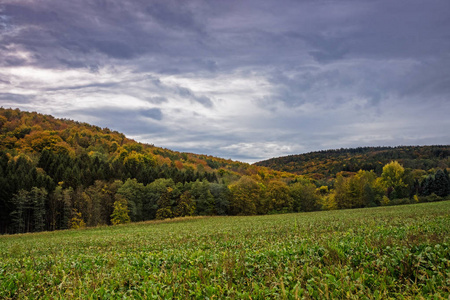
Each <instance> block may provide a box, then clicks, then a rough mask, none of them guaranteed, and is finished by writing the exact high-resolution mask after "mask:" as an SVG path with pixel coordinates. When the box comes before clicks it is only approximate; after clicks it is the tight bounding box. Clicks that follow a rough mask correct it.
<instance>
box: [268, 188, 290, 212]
mask: <svg viewBox="0 0 450 300" xmlns="http://www.w3.org/2000/svg"><path fill="white" fill-rule="evenodd" d="M266 199H267V201H268V212H270V211H277V212H291V211H292V210H293V205H294V200H293V199H292V197H291V195H290V191H289V188H288V186H287V184H286V183H284V182H282V181H271V182H270V183H269V184H268V186H267V191H266Z"/></svg>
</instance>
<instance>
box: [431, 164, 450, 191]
mask: <svg viewBox="0 0 450 300" xmlns="http://www.w3.org/2000/svg"><path fill="white" fill-rule="evenodd" d="M433 186H434V191H433V192H434V193H435V194H436V195H438V196H439V197H445V196H447V195H448V194H449V193H450V191H449V187H450V180H449V178H448V176H447V175H446V174H445V173H444V171H442V170H441V169H439V170H437V171H436V174H435V175H434V185H433Z"/></svg>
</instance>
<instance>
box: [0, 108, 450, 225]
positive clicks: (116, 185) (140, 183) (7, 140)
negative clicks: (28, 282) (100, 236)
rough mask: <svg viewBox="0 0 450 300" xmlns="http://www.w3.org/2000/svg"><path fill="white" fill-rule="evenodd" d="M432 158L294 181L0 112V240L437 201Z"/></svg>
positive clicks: (440, 193)
mask: <svg viewBox="0 0 450 300" xmlns="http://www.w3.org/2000/svg"><path fill="white" fill-rule="evenodd" d="M408 149H409V148H408ZM426 149H427V150H426V151H425V150H424V151H419V150H417V149H416V150H417V151H415V152H414V153H410V152H408V153H409V155H412V156H414V155H420V157H422V158H423V157H428V156H426V155H425V154H424V152H430V151H434V152H433V153H434V154H435V155H439V157H440V158H441V160H440V164H439V166H438V167H432V168H429V166H431V165H433V166H434V164H432V163H430V164H427V165H426V166H425V165H422V166H421V167H420V168H411V167H406V168H404V167H403V166H402V165H401V164H400V163H398V162H396V161H393V162H389V163H386V164H384V165H381V167H377V168H375V169H370V166H369V165H367V166H365V167H364V168H360V169H356V168H353V167H352V168H351V170H350V169H345V168H346V167H345V166H348V164H349V162H350V161H351V159H350V160H349V159H348V158H347V159H343V160H342V161H341V164H342V166H343V167H342V168H341V169H345V170H341V171H340V172H337V173H336V175H335V176H333V177H332V178H329V179H328V180H324V179H323V178H322V177H319V178H316V176H315V174H316V173H315V172H312V173H311V174H312V175H311V174H306V175H295V174H292V173H287V172H280V171H274V170H271V169H268V168H266V167H261V166H256V165H249V164H245V163H240V162H233V161H231V160H225V159H220V158H216V157H212V156H206V155H195V154H191V153H179V152H176V151H171V150H168V149H163V148H158V147H155V146H153V145H145V144H140V143H137V142H135V141H132V140H129V139H127V138H126V137H125V136H124V135H123V134H121V133H118V132H115V131H111V130H109V129H108V128H103V129H102V128H100V127H97V126H92V125H89V124H84V123H79V122H74V121H70V120H61V119H55V118H53V117H51V116H47V115H42V114H38V113H29V112H23V111H20V110H17V109H16V110H12V109H4V108H0V233H22V232H35V231H42V230H57V229H68V228H79V227H84V226H98V225H115V224H120V223H126V222H137V221H146V220H153V219H164V218H172V217H182V216H193V215H255V214H269V213H285V212H301V211H313V210H321V209H345V208H359V207H370V206H378V205H392V204H401V203H414V202H419V201H436V200H441V199H443V198H445V197H447V196H448V193H449V182H450V180H449V179H448V178H449V176H448V170H447V164H446V161H448V154H446V153H444V152H445V151H444V150H445V149H443V148H442V147H434V146H433V147H431V148H426ZM433 149H434V150H433ZM379 150H380V151H381V150H382V149H379ZM365 151H366V150H364V149H359V150H358V149H357V150H355V151H354V152H355V153H360V154H361V153H362V154H364V153H365ZM405 151H406V150H405ZM443 151H444V152H443ZM344 152H345V151H344ZM366 152H367V151H366ZM381 152H382V151H381ZM394 152H395V151H394ZM438 152H439V153H440V154H439V153H438ZM383 153H384V152H383ZM332 154H333V153H332ZM391 154H392V153H391ZM333 155H334V154H333ZM336 155H338V156H339V155H343V154H342V151H337V153H336ZM383 155H386V154H383ZM445 155H447V157H446V156H445ZM412 156H411V157H412ZM315 163H317V160H315V159H313V161H312V162H311V165H314V164H315ZM334 163H338V161H337V160H336V161H334ZM373 164H374V165H376V166H378V165H380V164H381V162H380V161H378V162H373ZM318 165H320V164H318ZM310 175H311V176H310Z"/></svg>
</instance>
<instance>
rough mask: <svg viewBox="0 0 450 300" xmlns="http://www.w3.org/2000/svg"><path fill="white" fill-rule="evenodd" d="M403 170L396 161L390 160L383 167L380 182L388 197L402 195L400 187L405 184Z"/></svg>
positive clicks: (403, 186) (393, 197) (392, 197)
mask: <svg viewBox="0 0 450 300" xmlns="http://www.w3.org/2000/svg"><path fill="white" fill-rule="evenodd" d="M404 172H405V169H404V168H403V167H402V166H401V165H400V164H399V163H398V162H397V161H392V162H390V163H388V164H386V165H385V166H384V167H383V173H381V182H382V184H383V186H384V187H385V188H386V190H387V191H388V192H387V194H388V195H387V196H388V197H389V198H390V199H395V198H400V197H402V196H403V193H402V192H403V190H402V189H403V188H405V187H406V186H407V185H406V184H405V183H404V182H403V174H404Z"/></svg>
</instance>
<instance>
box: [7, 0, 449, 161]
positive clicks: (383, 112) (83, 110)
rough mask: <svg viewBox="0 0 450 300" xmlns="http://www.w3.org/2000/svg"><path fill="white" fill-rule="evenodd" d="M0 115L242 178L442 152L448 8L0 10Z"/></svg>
mask: <svg viewBox="0 0 450 300" xmlns="http://www.w3.org/2000/svg"><path fill="white" fill-rule="evenodd" d="M0 106H2V107H4V108H9V107H12V108H19V109H21V110H26V111H37V112H39V113H45V114H51V115H54V116H56V117H59V118H66V119H72V120H76V121H82V122H88V123H91V124H93V125H97V126H100V127H108V128H110V129H112V130H117V131H119V132H123V133H124V134H126V135H127V137H130V138H133V139H135V140H136V141H139V142H144V143H149V144H154V145H155V146H159V147H164V148H169V149H172V150H177V151H184V152H192V153H198V154H208V155H213V156H218V157H222V158H231V159H233V160H239V161H244V162H250V163H252V162H256V161H260V160H263V159H268V158H271V157H278V156H283V155H290V154H300V153H305V152H310V151H318V150H325V149H338V148H352V147H361V146H398V145H436V144H441V145H442V144H450V143H449V142H450V130H449V128H450V118H449V114H450V1H448V0H436V1H435V0H429V1H423V0H396V1H392V0H370V1H365V0H342V1H330V0H327V1H321V0H296V1H289V0H277V1H265V0H253V1H247V0H214V1H211V0H209V1H206V0H203V1H202V0H189V1H187V0H180V1H171V0H161V1H158V0H139V1H138V0H136V1H134V0H127V1H123V0H120V1H119V0H77V1H60V0H40V1H33V0H1V1H0Z"/></svg>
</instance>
